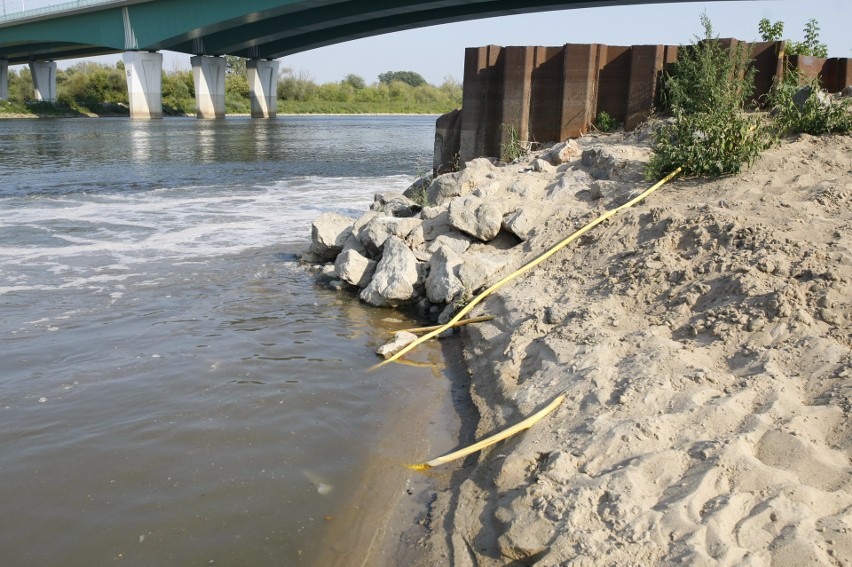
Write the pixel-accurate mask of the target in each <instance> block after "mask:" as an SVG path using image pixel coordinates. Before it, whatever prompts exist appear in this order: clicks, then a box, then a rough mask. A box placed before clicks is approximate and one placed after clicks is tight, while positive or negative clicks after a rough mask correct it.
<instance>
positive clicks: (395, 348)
mask: <svg viewBox="0 0 852 567" xmlns="http://www.w3.org/2000/svg"><path fill="white" fill-rule="evenodd" d="M416 340H417V335H415V334H414V333H409V332H408V331H399V332H397V333H395V334H394V336H393V340H392V341H391V342H389V343H387V344H384V345H382V346H380V347H379V348H378V349H376V354H378V355H380V356H383V357H385V358H390V357H392V356H393V355H395V354H396V353H398V352H399V351H401V350H402V349H404V348H405V347H407V346H408V345H410V344H411V343H413V342H414V341H416Z"/></svg>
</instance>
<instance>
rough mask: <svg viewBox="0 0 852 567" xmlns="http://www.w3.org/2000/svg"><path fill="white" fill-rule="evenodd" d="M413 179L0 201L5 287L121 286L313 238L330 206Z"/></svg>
mask: <svg viewBox="0 0 852 567" xmlns="http://www.w3.org/2000/svg"><path fill="white" fill-rule="evenodd" d="M411 181H412V179H411V178H410V177H408V176H388V177H370V178H362V177H295V178H290V179H286V180H282V181H278V182H276V183H273V184H271V185H266V186H252V187H233V186H212V187H211V186H207V187H182V188H170V189H156V190H151V191H145V192H135V193H128V194H106V195H105V194H98V195H91V194H75V195H69V196H65V197H62V198H56V197H49V198H48V197H45V198H36V199H33V198H32V197H28V198H26V199H16V198H6V199H0V201H2V202H0V231H2V234H3V239H2V240H0V281H2V282H4V283H6V285H0V295H3V294H5V293H10V292H20V291H26V290H46V289H67V288H84V289H93V290H96V291H106V292H110V293H115V292H116V291H117V287H118V286H117V285H116V284H119V283H121V282H125V281H126V280H128V279H130V278H134V277H138V276H143V275H144V274H145V272H146V271H147V270H146V269H145V265H146V264H150V263H152V262H154V263H159V262H167V263H169V264H171V265H176V264H179V263H192V262H203V261H205V259H208V258H211V257H218V256H223V255H231V254H238V253H240V252H243V251H246V250H250V249H255V248H263V247H273V246H282V247H285V246H289V247H290V248H291V249H292V248H294V247H296V246H298V245H299V244H301V243H304V244H305V245H306V244H307V243H308V241H309V238H310V224H311V222H312V221H313V219H315V218H316V217H317V216H318V215H319V214H321V213H322V212H325V211H334V212H338V213H341V214H344V215H349V216H353V217H355V216H359V215H360V214H362V213H363V212H364V211H365V210H366V209H367V208H368V207H369V204H370V203H371V202H372V200H373V195H374V194H375V193H376V192H381V191H389V190H394V191H403V190H404V189H405V188H406V187H407V186H408V184H409V183H410V182H411Z"/></svg>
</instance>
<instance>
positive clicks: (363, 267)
mask: <svg viewBox="0 0 852 567" xmlns="http://www.w3.org/2000/svg"><path fill="white" fill-rule="evenodd" d="M334 268H335V272H336V273H337V277H338V278H340V279H341V280H343V281H345V282H348V283H350V284H352V285H354V286H358V287H361V288H364V287H367V285H368V284H369V283H370V280H371V279H372V277H373V273H374V272H375V271H376V261H375V260H370V259H369V258H366V257H365V256H363V255H361V254H359V253H358V251H357V250H354V249H349V250H345V251H343V252H342V253H341V254H340V255H339V256H338V257H337V260H335V261H334Z"/></svg>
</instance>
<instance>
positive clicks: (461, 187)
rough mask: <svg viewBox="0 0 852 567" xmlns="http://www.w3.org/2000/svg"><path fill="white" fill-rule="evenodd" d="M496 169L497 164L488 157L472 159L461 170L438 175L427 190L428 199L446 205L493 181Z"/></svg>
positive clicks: (435, 203)
mask: <svg viewBox="0 0 852 567" xmlns="http://www.w3.org/2000/svg"><path fill="white" fill-rule="evenodd" d="M494 170H495V166H494V164H493V163H491V160H489V159H488V158H477V159H474V160H471V161H469V162H467V163H465V165H464V169H462V170H461V171H458V172H456V173H448V174H445V175H441V176H438V177H436V178H435V180H434V181H432V184H431V185H429V188H428V189H427V190H426V196H427V199H428V201H429V203H430V204H433V205H444V204H446V203H448V202H450V201H452V200H453V199H455V198H456V197H461V196H463V195H467V194H468V193H472V192H473V191H475V190H476V189H477V188H479V187H481V186H483V185H488V184H490V183H491V181H492V178H493V175H492V174H493V173H494Z"/></svg>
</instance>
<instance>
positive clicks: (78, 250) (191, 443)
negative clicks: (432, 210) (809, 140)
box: [0, 117, 453, 566]
mask: <svg viewBox="0 0 852 567" xmlns="http://www.w3.org/2000/svg"><path fill="white" fill-rule="evenodd" d="M433 137H434V117H280V118H278V119H276V120H251V119H248V118H237V117H231V118H228V119H226V120H218V121H199V120H195V119H165V120H157V121H130V120H127V119H58V120H5V121H2V122H0V486H2V491H3V513H2V514H0V555H1V556H2V563H3V565H12V566H14V565H28V566H29V565H60V564H61V565H69V566H73V565H105V564H112V563H116V564H124V565H160V566H162V565H201V564H205V565H207V564H214V565H291V564H303V565H315V564H330V563H337V564H342V565H345V564H349V563H354V564H360V563H361V561H362V560H363V559H362V558H363V557H364V553H365V548H368V547H369V546H370V544H371V542H372V544H374V543H375V542H374V541H373V540H375V539H376V538H377V534H379V535H380V532H382V530H383V529H385V528H387V526H384V527H382V526H381V516H382V513H384V514H385V515H386V513H387V511H388V510H389V509H391V508H393V507H394V506H395V505H396V504H399V503H400V502H401V501H402V503H403V504H405V502H404V499H405V498H406V497H408V496H407V494H408V493H410V492H411V490H410V485H411V483H412V482H417V479H412V477H411V476H410V474H411V473H408V472H407V471H405V469H403V468H402V467H400V466H399V465H400V464H401V463H404V462H411V461H417V460H418V459H422V458H423V457H424V456H428V455H426V454H424V451H431V450H433V447H431V445H430V438H429V436H424V434H423V431H424V430H425V428H428V427H429V424H430V423H434V422H435V420H436V416H434V415H424V413H426V412H428V411H429V410H430V408H435V407H439V408H440V407H443V408H444V410H443V411H445V413H447V414H451V413H452V412H451V411H450V412H447V411H446V402H444V401H442V400H445V399H446V398H447V396H448V393H447V392H448V391H449V386H448V382H449V380H448V376H447V373H446V372H447V371H446V370H443V366H442V362H443V358H444V353H443V352H442V350H441V348H442V347H441V346H440V345H437V344H433V345H429V346H427V347H426V348H423V349H421V350H420V351H419V353H418V354H417V355H416V357H415V358H416V359H417V360H419V361H420V362H421V363H423V364H422V365H421V367H418V366H416V365H415V366H408V365H405V366H403V365H394V366H393V367H392V368H390V369H387V370H386V369H384V368H383V369H382V370H381V371H379V372H375V373H367V372H365V369H366V368H367V367H369V366H370V365H372V364H374V363H375V362H376V356H375V354H374V353H373V351H374V350H375V348H376V347H377V346H379V345H380V344H382V343H383V342H385V340H386V339H387V338H388V331H389V329H393V328H402V327H405V326H409V325H411V323H412V322H411V321H409V320H406V318H405V317H404V316H402V315H400V314H399V313H397V312H395V311H390V310H381V309H372V308H366V307H364V306H362V305H360V304H359V303H358V302H357V299H355V298H354V296H353V295H351V294H349V293H337V292H333V291H331V290H327V289H323V288H320V287H318V286H317V285H315V283H314V281H313V280H312V278H311V276H309V275H308V274H307V273H306V272H305V270H304V269H303V267H301V266H300V265H299V264H298V262H297V260H296V256H295V254H296V253H297V252H298V251H300V250H301V249H303V248H304V247H305V246H306V244H307V241H308V239H309V235H310V222H311V220H312V219H313V218H315V217H316V216H317V215H319V214H320V213H322V212H324V211H336V212H339V213H342V214H349V215H358V214H360V213H361V212H363V211H364V210H365V209H366V208H367V207H368V206H369V203H370V202H371V201H372V196H373V194H374V193H375V192H376V191H382V190H397V191H402V190H404V189H405V187H407V185H408V184H409V183H410V182H411V181H412V180H413V179H414V176H415V175H416V174H417V173H422V172H424V171H425V170H426V169H427V168H428V166H429V164H430V162H431V151H432V142H433ZM444 348H446V347H444ZM451 417H452V416H451V415H450V416H449V418H451ZM449 418H448V419H449ZM442 419H443V418H442ZM452 427H453V424H452V423H447V424H446V429H447V431H450V430H451V429H452ZM439 435H440V434H439ZM447 435H449V433H447ZM446 442H447V441H446V439H443V440H442V442H441V445H442V447H443V445H445V443H446ZM443 448H446V447H443ZM406 486H407V487H408V488H409V490H408V491H407V492H406V491H405V490H404V488H405V487H406ZM400 495H402V496H400ZM409 504H410V503H409ZM377 509H378V513H379V516H376V514H377ZM377 518H378V519H377ZM377 526H378V527H377ZM367 540H369V541H367Z"/></svg>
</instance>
